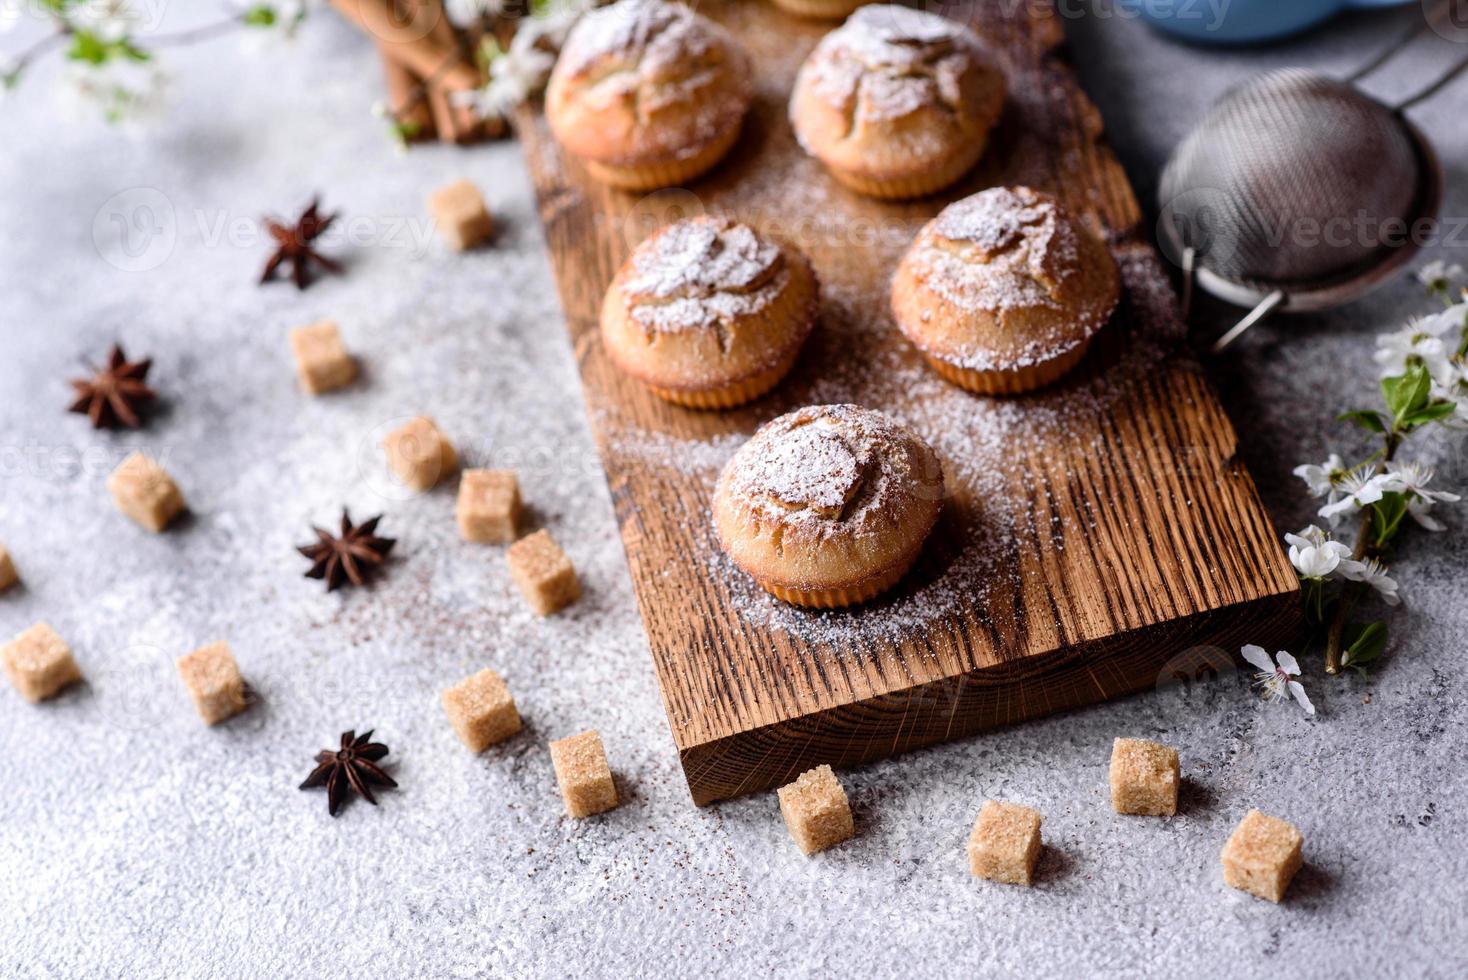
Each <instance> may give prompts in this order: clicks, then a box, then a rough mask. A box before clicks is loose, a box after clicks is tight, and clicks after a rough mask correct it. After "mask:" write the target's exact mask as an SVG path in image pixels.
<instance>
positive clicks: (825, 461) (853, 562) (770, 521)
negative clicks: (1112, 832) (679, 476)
mask: <svg viewBox="0 0 1468 980" xmlns="http://www.w3.org/2000/svg"><path fill="white" fill-rule="evenodd" d="M942 506H943V467H942V464H941V463H939V461H938V456H937V454H935V453H934V452H933V450H932V448H931V447H929V446H928V444H927V443H926V442H924V441H923V440H922V439H921V438H920V437H919V436H917V435H916V434H915V433H913V432H912V431H911V430H909V429H907V428H906V427H905V426H903V425H900V424H899V423H897V422H896V421H894V420H893V419H891V418H889V417H888V416H886V415H883V414H882V413H881V412H874V411H872V410H870V409H866V408H860V407H858V406H856V405H812V406H808V407H806V408H802V409H800V410H798V411H795V412H791V413H789V414H788V415H782V416H780V417H779V418H777V419H775V420H774V421H772V422H769V423H767V424H766V425H764V426H763V427H762V428H760V430H759V431H758V432H756V433H755V434H754V437H753V438H752V439H750V440H749V442H747V443H745V445H744V446H743V447H742V448H741V449H740V450H739V452H737V453H735V454H734V457H733V458H732V459H730V460H729V462H728V464H727V465H726V466H725V467H724V471H723V473H721V474H720V475H719V483H718V487H717V488H716V490H715V491H714V526H715V528H716V529H717V531H718V535H719V541H720V543H721V544H722V545H723V548H724V550H725V551H726V552H728V554H729V557H730V558H732V559H734V563H735V564H736V565H738V566H739V567H740V568H742V569H743V570H744V571H746V572H748V573H749V574H750V575H752V576H753V577H754V580H755V581H756V582H757V583H758V584H759V586H760V588H762V589H765V590H766V591H768V592H770V593H772V594H774V595H775V596H776V597H778V598H780V599H783V600H785V601H786V602H791V603H795V604H796V605H801V606H819V607H826V608H830V607H835V606H848V605H852V604H854V603H858V602H865V601H866V600H867V599H870V598H872V597H873V596H875V595H877V594H878V593H880V592H883V591H885V590H886V589H888V588H890V587H891V586H892V585H894V584H895V583H896V582H897V580H898V579H900V578H901V577H902V576H903V575H904V574H906V572H907V570H908V569H909V568H911V567H912V564H913V562H915V561H916V560H917V557H918V554H919V553H920V552H921V551H922V547H923V541H924V540H925V539H926V538H927V536H928V533H929V532H930V531H932V530H933V525H934V524H935V523H937V520H938V512H939V511H940V510H941V509H942Z"/></svg>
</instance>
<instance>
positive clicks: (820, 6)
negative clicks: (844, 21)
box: [775, 0, 866, 20]
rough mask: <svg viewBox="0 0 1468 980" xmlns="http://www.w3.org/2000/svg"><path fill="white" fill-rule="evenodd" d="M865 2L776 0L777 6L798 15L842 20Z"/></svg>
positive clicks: (846, 0)
mask: <svg viewBox="0 0 1468 980" xmlns="http://www.w3.org/2000/svg"><path fill="white" fill-rule="evenodd" d="M865 2H866V0H775V6H777V7H782V8H784V9H785V10H788V11H790V12H791V13H792V14H794V15H795V16H797V17H808V18H810V19H811V20H840V19H841V18H842V17H845V16H846V15H848V14H850V13H851V12H852V11H853V10H855V9H856V8H857V7H860V6H861V5H862V4H863V3H865Z"/></svg>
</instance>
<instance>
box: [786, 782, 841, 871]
mask: <svg viewBox="0 0 1468 980" xmlns="http://www.w3.org/2000/svg"><path fill="white" fill-rule="evenodd" d="M778 796H779V797H780V813H781V814H782V815H784V817H785V827H786V828H787V829H788V830H789V831H790V836H791V837H793V838H795V843H796V846H798V847H799V848H800V850H801V852H802V853H804V854H814V853H815V852H817V851H824V850H825V849H826V848H828V847H831V846H833V845H835V844H839V843H841V842H842V841H844V840H849V839H850V838H851V835H852V834H853V833H854V832H855V827H854V825H853V823H852V820H851V806H850V804H848V803H847V802H846V790H844V789H842V788H841V783H840V782H839V781H838V780H837V779H836V773H834V772H832V771H831V767H830V766H817V767H816V768H814V769H812V770H810V771H809V772H805V773H802V774H801V775H800V778H798V779H796V780H795V782H793V783H791V784H790V785H788V786H781V787H780V789H779V792H778Z"/></svg>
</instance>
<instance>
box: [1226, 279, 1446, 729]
mask: <svg viewBox="0 0 1468 980" xmlns="http://www.w3.org/2000/svg"><path fill="white" fill-rule="evenodd" d="M1465 278H1468V274H1465V273H1464V271H1463V270H1462V269H1461V268H1459V267H1457V266H1446V265H1444V264H1443V263H1441V262H1435V263H1432V264H1431V265H1429V266H1427V267H1426V268H1424V269H1423V270H1422V273H1421V274H1420V275H1419V279H1420V280H1421V281H1422V282H1423V283H1424V284H1425V285H1426V286H1427V288H1428V290H1429V291H1430V292H1431V293H1433V294H1434V295H1436V296H1438V297H1439V298H1441V299H1442V301H1443V303H1444V306H1445V308H1444V310H1443V311H1442V312H1440V313H1437V314H1434V315H1432V316H1428V317H1424V318H1421V319H1417V320H1414V321H1412V322H1410V323H1408V324H1407V325H1406V326H1405V327H1404V328H1402V329H1401V330H1398V331H1395V332H1393V333H1389V334H1383V335H1382V336H1381V337H1379V338H1378V339H1377V352H1376V355H1375V359H1376V362H1377V363H1378V364H1379V365H1381V368H1382V372H1383V377H1382V379H1381V397H1382V407H1381V408H1373V409H1359V410H1356V411H1352V412H1347V413H1345V414H1344V415H1342V416H1341V417H1340V418H1341V420H1342V421H1349V422H1352V423H1354V424H1355V425H1357V426H1359V427H1361V428H1362V429H1364V430H1366V431H1367V432H1370V433H1372V434H1374V435H1377V436H1379V437H1380V439H1381V442H1380V448H1378V449H1377V450H1376V451H1375V452H1373V453H1372V454H1371V455H1369V456H1367V457H1366V458H1365V459H1363V460H1361V461H1360V462H1358V463H1356V464H1354V465H1349V466H1348V465H1346V464H1345V463H1344V462H1343V461H1342V460H1341V457H1340V456H1338V455H1336V454H1334V453H1332V454H1331V456H1330V458H1329V459H1327V460H1326V461H1325V462H1324V463H1321V464H1318V465H1314V464H1307V465H1304V466H1299V467H1296V468H1295V471H1294V472H1295V475H1296V476H1298V477H1300V479H1302V480H1303V481H1305V485H1306V486H1307V487H1308V488H1309V490H1310V492H1311V493H1312V494H1313V495H1315V496H1317V497H1324V498H1325V503H1324V504H1323V505H1322V506H1321V507H1320V509H1319V516H1320V517H1321V518H1323V519H1324V520H1325V521H1326V522H1328V525H1329V527H1330V528H1334V527H1336V526H1337V525H1338V524H1339V523H1340V522H1341V521H1342V520H1343V519H1344V518H1347V517H1355V518H1356V525H1357V526H1356V536H1355V542H1354V544H1353V545H1350V546H1348V545H1347V544H1346V543H1345V542H1342V541H1338V540H1336V539H1335V538H1334V537H1333V536H1332V532H1331V531H1330V530H1326V529H1322V528H1320V527H1318V526H1316V525H1314V524H1312V525H1310V526H1309V527H1307V528H1305V529H1304V530H1303V531H1299V532H1296V533H1294V534H1287V535H1285V540H1286V541H1288V542H1289V545H1290V562H1291V563H1292V564H1293V565H1294V567H1295V571H1296V573H1297V574H1298V575H1299V576H1300V582H1301V587H1302V591H1303V594H1304V598H1305V614H1306V615H1305V618H1306V623H1307V626H1308V627H1309V629H1310V634H1309V635H1307V636H1305V637H1302V641H1303V643H1304V646H1305V647H1310V646H1312V642H1311V640H1312V637H1320V636H1321V635H1322V634H1323V646H1324V666H1325V672H1326V673H1327V674H1338V673H1340V672H1341V671H1342V670H1344V669H1347V668H1350V669H1353V670H1355V671H1357V672H1358V673H1361V674H1365V673H1366V669H1367V665H1369V664H1370V663H1372V662H1373V661H1375V660H1376V659H1377V658H1378V657H1380V656H1381V654H1382V653H1383V652H1384V651H1385V649H1386V641H1387V627H1386V623H1385V622H1384V621H1381V620H1376V621H1373V622H1368V623H1358V622H1353V620H1352V617H1353V615H1354V614H1355V613H1356V611H1357V610H1358V609H1359V607H1360V605H1361V603H1362V602H1363V601H1365V600H1366V599H1367V598H1368V597H1369V596H1371V595H1372V594H1373V593H1374V594H1376V595H1377V596H1378V597H1379V598H1380V599H1381V600H1382V601H1384V602H1386V603H1387V604H1389V605H1396V604H1397V603H1398V602H1400V598H1399V597H1398V594H1397V588H1398V586H1397V581H1396V579H1394V578H1393V577H1392V576H1391V575H1389V574H1388V571H1387V564H1386V563H1387V561H1388V560H1389V559H1390V557H1391V556H1392V554H1393V551H1394V548H1395V546H1396V544H1397V542H1398V539H1399V536H1400V535H1401V533H1402V531H1403V529H1404V528H1405V527H1406V526H1407V519H1408V518H1411V519H1412V521H1413V522H1415V523H1416V524H1417V525H1419V526H1420V527H1422V528H1423V529H1425V530H1428V531H1441V530H1443V524H1442V523H1441V522H1440V521H1438V519H1437V518H1436V517H1434V516H1433V515H1432V513H1431V511H1432V509H1433V508H1434V507H1435V506H1436V505H1437V504H1440V503H1452V502H1456V501H1457V500H1459V499H1460V498H1459V496H1458V495H1457V494H1456V493H1451V492H1449V491H1445V490H1440V489H1434V488H1432V487H1431V486H1429V484H1430V483H1431V482H1432V479H1433V472H1432V470H1431V469H1429V468H1428V467H1426V466H1424V465H1422V464H1421V463H1417V462H1405V463H1404V462H1402V461H1401V459H1400V456H1401V452H1402V450H1403V449H1404V448H1406V447H1407V446H1408V445H1409V443H1410V442H1411V440H1412V439H1413V438H1414V436H1416V435H1417V434H1418V433H1420V432H1422V431H1423V430H1425V429H1428V428H1429V427H1433V426H1445V427H1449V428H1455V429H1464V428H1468V302H1463V301H1462V300H1461V299H1455V298H1454V291H1453V287H1454V285H1455V284H1457V283H1459V282H1461V281H1462V280H1463V279H1465ZM1333 584H1335V585H1337V586H1338V587H1335V588H1334V589H1333V588H1332V585H1333ZM1317 642H1318V641H1317ZM1247 656H1249V655H1247V654H1246V657H1247ZM1281 656H1284V654H1281ZM1249 659H1251V662H1252V660H1254V659H1257V656H1254V657H1250V658H1249ZM1290 662H1291V663H1293V662H1294V661H1293V660H1291V661H1290ZM1291 690H1292V689H1291ZM1276 700H1277V699H1276Z"/></svg>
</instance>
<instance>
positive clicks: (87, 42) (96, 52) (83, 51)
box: [66, 31, 108, 65]
mask: <svg viewBox="0 0 1468 980" xmlns="http://www.w3.org/2000/svg"><path fill="white" fill-rule="evenodd" d="M107 48H108V46H107V44H105V43H104V42H103V41H102V39H101V38H99V37H97V35H95V34H93V33H91V32H90V31H77V32H76V33H75V34H73V35H72V36H71V48H70V49H69V50H68V51H67V52H66V56H67V57H68V58H70V59H71V60H72V61H81V62H85V63H86V64H89V65H101V64H105V63H106V61H107Z"/></svg>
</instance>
